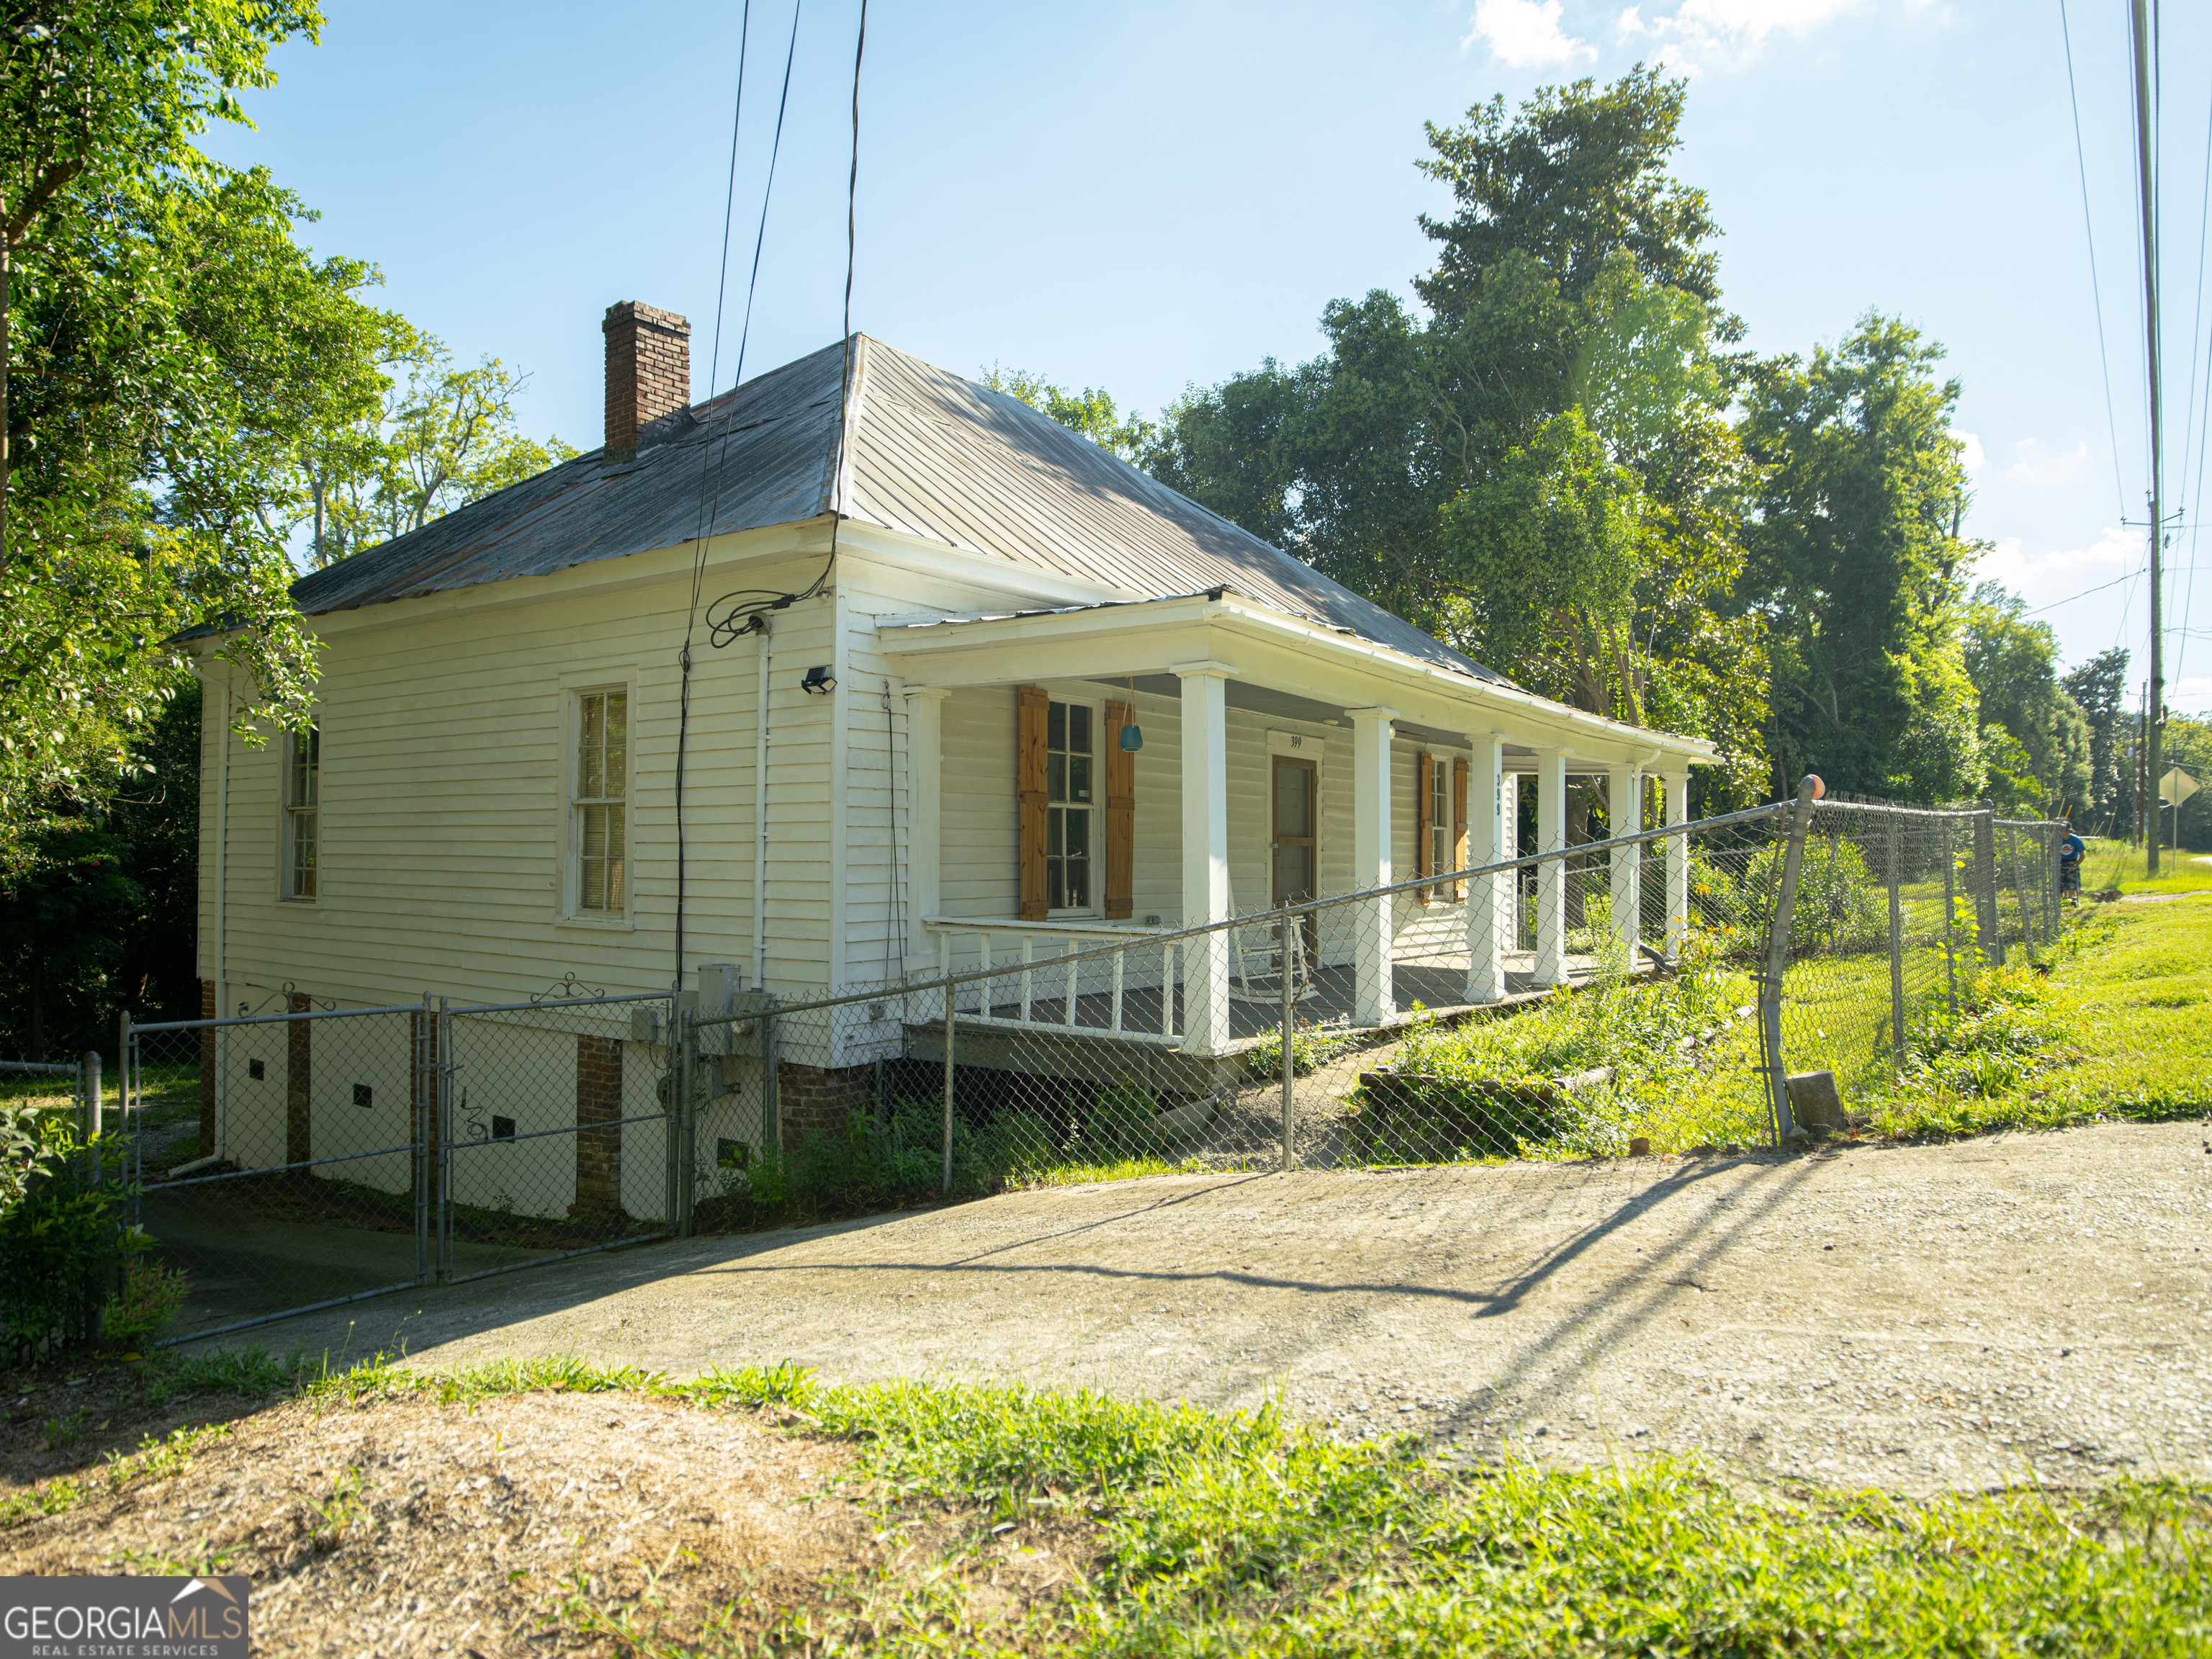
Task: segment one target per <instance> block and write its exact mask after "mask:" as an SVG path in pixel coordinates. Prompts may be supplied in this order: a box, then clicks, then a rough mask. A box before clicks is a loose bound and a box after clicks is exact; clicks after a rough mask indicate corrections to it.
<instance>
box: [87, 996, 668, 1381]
mask: <svg viewBox="0 0 2212 1659" xmlns="http://www.w3.org/2000/svg"><path fill="white" fill-rule="evenodd" d="M556 988H558V989H565V988H572V985H571V984H564V986H563V987H556ZM270 1000H274V1001H282V1002H283V1003H286V1004H287V1005H289V1006H286V1007H285V1008H284V1009H283V1012H244V1013H240V1014H239V1015H237V1016H234V1017H231V1018H217V1019H204V1020H180V1021H167V1022H161V1023H157V1024H136V1023H134V1022H133V1021H132V1020H131V1018H130V1017H129V1016H128V1015H127V1014H126V1015H125V1016H124V1017H123V1019H122V1022H121V1027H120V1030H119V1032H118V1046H119V1048H120V1050H121V1053H122V1055H123V1062H122V1068H121V1070H122V1075H121V1078H120V1079H119V1083H120V1087H119V1090H118V1104H119V1118H120V1127H119V1133H121V1134H122V1135H123V1136H124V1137H125V1148H126V1150H125V1170H126V1172H127V1173H126V1182H127V1186H128V1189H129V1200H128V1202H129V1206H130V1213H131V1220H132V1221H133V1222H134V1223H136V1224H137V1225H140V1226H142V1227H143V1228H144V1229H145V1230H146V1231H148V1232H149V1234H151V1235H152V1237H153V1238H154V1240H155V1243H154V1245H153V1247H152V1250H151V1254H152V1255H153V1257H154V1259H155V1260H156V1261H159V1262H161V1263H162V1264H163V1265H165V1266H167V1267H170V1268H172V1269H173V1270H174V1271H176V1272H178V1273H181V1274H182V1275H183V1276H184V1279H185V1284H186V1286H187V1294H186V1298H185V1304H184V1306H183V1309H182V1310H181V1313H180V1316H179V1325H178V1330H177V1336H176V1338H175V1339H174V1340H193V1339H196V1338H200V1337H206V1336H213V1335H216V1334H222V1333H225V1332H229V1331H234V1330H240V1329H244V1328H249V1327H252V1326H256V1325H261V1324H265V1323H267V1322H270V1321H272V1320H276V1319H282V1318H288V1317H290V1316H293V1315H295V1314H301V1313H307V1312H313V1311H316V1310H323V1309H328V1308H333V1307H338V1306H343V1305H344V1304H348V1303H352V1302H357V1301H362V1300H365V1299H368V1298H369V1297H378V1296H384V1295H388V1294H390V1293H392V1292H393V1291H404V1290H409V1289H415V1288H418V1287H424V1286H429V1285H440V1284H447V1283H458V1282H461V1281H464V1280H467V1279H477V1278H482V1277H484V1276H486V1275H488V1274H491V1273H503V1272H507V1271H510V1270H513V1269H514V1268H519V1267H532V1266H536V1265H539V1264H542V1263H544V1262H547V1261H560V1260H563V1259H566V1258H568V1257H570V1256H574V1255H584V1254H587V1253H590V1252H592V1251H596V1250H604V1249H615V1248H619V1247H622V1246H626V1245H629V1244H634V1243H645V1242H647V1240H650V1239H655V1238H665V1237H670V1236H671V1235H672V1234H674V1233H676V1232H678V1231H682V1230H683V1229H684V1226H685V1225H686V1218H687V1216H688V1201H687V1199H688V1193H686V1192H685V1189H684V1188H681V1187H680V1186H679V1182H678V1175H677V1165H678V1154H679V1152H681V1151H682V1150H683V1149H684V1148H685V1147H686V1146H688V1144H689V1136H688V1134H687V1133H680V1132H679V1133H671V1129H670V1123H669V1119H670V1117H671V1115H673V1114H678V1113H680V1112H681V1111H682V1109H683V1105H684V1097H683V1095H682V1091H680V1090H679V1089H678V1087H677V1086H676V1085H675V1083H674V1081H673V1079H672V1078H671V1069H670V1064H669V1057H670V1055H671V1054H672V1053H674V1052H676V1049H675V1040H674V1028H673V1025H672V1024H671V1018H670V1010H671V1000H670V998H669V997H667V996H666V995H659V996H633V997H607V996H604V995H591V996H581V997H577V996H568V997H562V996H551V995H549V996H545V997H543V998H541V999H540V1000H536V1001H531V1002H523V1003H519V1004H513V1005H471V1006H453V1005H452V1004H451V1003H449V1002H447V1001H434V1000H432V999H431V998H429V997H428V996H427V995H426V996H425V997H424V998H423V1000H422V1002H421V1003H419V1004H400V1005H394V1006H381V1007H374V1008H338V1007H334V1006H328V1005H322V1006H317V1005H316V1004H315V1003H314V1002H313V1000H312V999H310V998H307V997H306V996H304V995H301V994H297V993H295V992H292V991H290V990H289V987H288V988H287V989H286V990H285V991H283V992H280V993H278V994H277V995H276V997H274V998H272V999H270ZM687 1127H688V1126H687ZM679 1194H684V1195H683V1196H679Z"/></svg>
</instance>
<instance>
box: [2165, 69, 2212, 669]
mask: <svg viewBox="0 0 2212 1659" xmlns="http://www.w3.org/2000/svg"><path fill="white" fill-rule="evenodd" d="M2197 215H2198V216H2197V316H2198V318H2199V319H2200V320H2201V319H2202V318H2203V311H2204V269H2205V264H2204V247H2205V232H2206V230H2207V228H2208V227H2212V101H2208V103H2207V106H2206V111H2205V120H2204V190H2203V203H2202V205H2201V206H2200V207H2199V208H2198V210H2197ZM2202 346H2203V341H2202V338H2201V337H2200V335H2199V333H2198V331H2197V325H2194V324H2192V325H2191V329H2190V337H2189V389H2190V418H2191V420H2192V421H2194V422H2195V423H2196V428H2197V432H2196V436H2197V471H2196V478H2195V488H2194V492H2193V495H2192V498H2191V502H2190V507H2189V520H2188V528H2189V568H2188V570H2187V573H2186V574H2187V575H2188V577H2189V580H2188V583H2187V585H2186V586H2185V587H2184V589H2183V598H2182V601H2181V620H2182V626H2181V628H2180V629H2179V630H2178V631H2179V634H2180V635H2181V644H2180V646H2179V647H2178V648H2177V649H2176V650H2175V652H2174V653H2173V679H2174V683H2175V684H2179V683H2180V680H2181V670H2182V665H2183V664H2184V663H2185V662H2186V661H2187V660H2188V656H2189V641H2190V638H2191V635H2192V634H2193V633H2194V632H2195V631H2196V630H2194V629H2191V628H2190V627H2189V626H2188V622H2189V617H2190V615H2191V610H2190V607H2191V605H2193V604H2194V603H2195V602H2196V599H2197V526H2198V523H2199V522H2200V520H2201V519H2202V517H2203V506H2204V457H2205V440H2206V438H2207V437H2208V435H2212V373H2207V374H2205V375H2204V376H2203V381H2204V401H2203V407H2202V408H2201V409H2200V408H2199V407H2198V405H2197V378H2198V376H2197V370H2198V368H2199V366H2200V364H2201V363H2202V361H2203V359H2202V356H2201V352H2202ZM2181 454H2182V465H2183V466H2184V467H2187V465H2189V434H2188V431H2187V429H2186V428H2184V430H2183V434H2182V440H2181ZM2183 488H2184V489H2185V490H2186V489H2189V488H2190V485H2189V480H2188V478H2187V477H2186V475H2185V477H2184V483H2183ZM2172 574H2175V575H2177V576H2178V575H2181V574H2184V573H2183V572H2181V571H2179V570H2177V571H2175V572H2173V573H2172Z"/></svg>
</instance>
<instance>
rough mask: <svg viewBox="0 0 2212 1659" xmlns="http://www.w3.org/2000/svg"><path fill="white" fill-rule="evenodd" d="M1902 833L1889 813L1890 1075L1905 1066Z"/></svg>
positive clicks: (1894, 817)
mask: <svg viewBox="0 0 2212 1659" xmlns="http://www.w3.org/2000/svg"><path fill="white" fill-rule="evenodd" d="M1901 834H1902V832H1901V831H1900V830H1899V828H1898V823H1897V816H1896V814H1895V813H1891V814H1890V815H1889V834H1888V846H1887V849H1886V850H1887V854H1888V864H1889V1033H1890V1040H1889V1069H1890V1073H1891V1075H1893V1076H1895V1075H1897V1074H1898V1073H1901V1072H1902V1071H1903V1070H1904V1069H1905V908H1904V899H1903V896H1902V895H1901V894H1900V893H1899V889H1898V879H1899V872H1898V842H1899V839H1900V836H1901Z"/></svg>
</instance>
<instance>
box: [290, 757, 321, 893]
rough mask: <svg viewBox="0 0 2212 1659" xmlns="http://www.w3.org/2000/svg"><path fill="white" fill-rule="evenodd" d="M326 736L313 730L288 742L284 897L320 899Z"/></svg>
mask: <svg viewBox="0 0 2212 1659" xmlns="http://www.w3.org/2000/svg"><path fill="white" fill-rule="evenodd" d="M321 797H322V734H321V733H320V732H319V731H317V729H316V728H315V727H313V726H309V727H308V728H307V730H306V731H304V732H288V733H286V735H285V740H284V889H283V890H284V896H285V897H286V898H288V899H311V898H313V897H315V896H316V889H315V876H316V868H315V862H316V860H315V855H316V853H317V850H318V849H319V847H320V845H321V842H322V822H321V820H322V806H321Z"/></svg>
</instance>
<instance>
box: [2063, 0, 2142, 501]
mask: <svg viewBox="0 0 2212 1659" xmlns="http://www.w3.org/2000/svg"><path fill="white" fill-rule="evenodd" d="M2058 34H2059V38H2060V39H2061V40H2063V41H2064V42H2065V45H2066V98H2067V101H2068V103H2069V105H2071V106H2072V107H2073V111H2074V162H2075V167H2076V168H2077V169H2078V170H2079V172H2080V174H2081V230H2082V235H2083V238H2084V240H2085V241H2086V242H2087V246H2088V249H2089V300H2090V304H2091V306H2092V307H2093V310H2094V311H2095V313H2096V316H2097V361H2098V362H2099V364H2100V366H2101V367H2102V368H2103V370H2104V375H2105V431H2106V436H2107V438H2108V439H2109V440H2110V441H2111V444H2112V488H2113V490H2114V492H2115V493H2116V494H2117V495H2118V497H2119V503H2120V516H2121V517H2122V518H2123V519H2124V518H2126V517H2127V513H2128V488H2127V485H2126V484H2125V483H2123V482H2122V480H2121V477H2120V428H2119V422H2118V418H2117V417H2116V416H2114V415H2113V413H2112V353H2111V351H2110V350H2109V349H2107V348H2106V344H2105V297H2104V295H2105V289H2104V284H2103V283H2102V282H2101V280H2100V278H2099V277H2098V276H2097V227H2096V223H2095V222H2094V220H2093V219H2092V218H2091V217H2090V214H2089V161H2088V156H2087V153H2086V152H2085V151H2084V149H2082V144H2081V96H2080V94H2078V93H2077V92H2076V91H2075V86H2074V36H2073V31H2072V30H2071V29H2070V28H2069V27H2068V25H2067V21H2066V0H2058Z"/></svg>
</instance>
